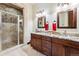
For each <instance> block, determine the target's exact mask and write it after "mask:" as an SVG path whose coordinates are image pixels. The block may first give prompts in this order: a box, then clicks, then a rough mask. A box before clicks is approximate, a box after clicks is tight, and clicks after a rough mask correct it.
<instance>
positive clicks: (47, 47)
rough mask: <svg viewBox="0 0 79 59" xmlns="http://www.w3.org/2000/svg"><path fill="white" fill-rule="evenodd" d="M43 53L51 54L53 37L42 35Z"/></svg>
mask: <svg viewBox="0 0 79 59" xmlns="http://www.w3.org/2000/svg"><path fill="white" fill-rule="evenodd" d="M42 53H43V54H45V55H48V56H50V55H51V37H48V36H42Z"/></svg>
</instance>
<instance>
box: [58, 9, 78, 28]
mask: <svg viewBox="0 0 79 59" xmlns="http://www.w3.org/2000/svg"><path fill="white" fill-rule="evenodd" d="M69 11H73V20H72V19H69V17H68V25H69V26H68V27H60V26H59V13H61V12H59V13H57V28H60V29H65V28H66V29H71V28H72V29H74V28H77V8H74V9H73V10H68V11H66V12H69ZM62 12H65V11H62ZM68 16H69V13H68ZM71 20H72V21H73V24H71V23H70V22H71ZM69 21H70V22H69Z"/></svg>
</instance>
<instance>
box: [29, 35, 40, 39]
mask: <svg viewBox="0 0 79 59" xmlns="http://www.w3.org/2000/svg"><path fill="white" fill-rule="evenodd" d="M31 37H33V38H39V39H41V35H37V34H31Z"/></svg>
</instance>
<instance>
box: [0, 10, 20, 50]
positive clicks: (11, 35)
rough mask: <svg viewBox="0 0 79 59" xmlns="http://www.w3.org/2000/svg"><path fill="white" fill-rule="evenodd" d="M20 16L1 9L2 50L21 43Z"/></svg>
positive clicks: (0, 39)
mask: <svg viewBox="0 0 79 59" xmlns="http://www.w3.org/2000/svg"><path fill="white" fill-rule="evenodd" d="M19 24H20V23H19V16H18V15H15V14H12V13H8V12H4V11H0V51H2V50H5V49H8V48H11V47H13V46H16V45H19V44H20V40H19V33H20V32H19V31H20V27H19V26H20V25H19Z"/></svg>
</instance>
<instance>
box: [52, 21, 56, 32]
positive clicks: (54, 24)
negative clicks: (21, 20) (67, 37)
mask: <svg viewBox="0 0 79 59" xmlns="http://www.w3.org/2000/svg"><path fill="white" fill-rule="evenodd" d="M52 31H56V21H55V20H54V22H53V23H52Z"/></svg>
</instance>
